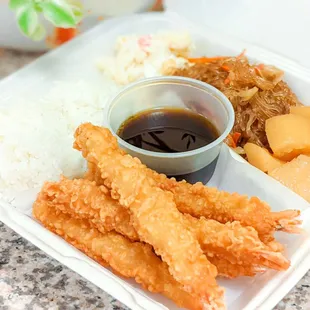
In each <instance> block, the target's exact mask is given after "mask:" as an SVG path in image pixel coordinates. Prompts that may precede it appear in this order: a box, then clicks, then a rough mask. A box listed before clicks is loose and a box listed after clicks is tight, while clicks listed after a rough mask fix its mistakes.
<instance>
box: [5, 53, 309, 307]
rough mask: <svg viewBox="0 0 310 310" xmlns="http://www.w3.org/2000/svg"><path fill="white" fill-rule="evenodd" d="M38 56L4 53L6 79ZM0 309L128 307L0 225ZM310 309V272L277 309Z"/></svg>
mask: <svg viewBox="0 0 310 310" xmlns="http://www.w3.org/2000/svg"><path fill="white" fill-rule="evenodd" d="M38 56H39V54H31V53H23V52H15V51H9V50H3V49H0V79H1V78H3V77H5V76H6V75H8V74H10V73H12V72H14V71H15V70H17V69H18V68H20V67H22V66H23V65H25V64H26V63H29V62H30V61H32V60H34V59H35V58H36V57H38ZM0 309H1V310H24V309H27V310H40V309H48V310H56V309H59V310H71V309H87V310H91V309H106V310H112V309H113V310H125V309H128V308H127V307H126V306H124V305H122V304H121V303H120V302H118V301H117V300H115V299H114V298H113V297H111V296H110V295H108V294H107V293H105V292H104V291H102V290H101V289H99V288H98V287H96V286H95V285H93V284H92V283H90V282H88V281H86V280H85V279H83V278H82V277H81V276H79V275H78V274H76V273H74V272H73V271H71V270H70V269H68V268H67V267H65V266H63V265H62V264H60V263H58V262H57V261H56V260H54V259H53V258H51V257H49V256H47V255H46V254H45V253H44V252H42V251H41V250H39V249H38V248H37V247H35V246H34V245H32V244H31V243H29V242H28V241H27V240H25V239H24V238H22V237H20V236H19V235H18V234H16V233H15V232H14V231H13V230H11V229H10V228H9V227H7V226H6V225H4V224H3V223H1V222H0ZM309 309H310V272H308V274H307V275H306V276H305V277H304V278H303V279H302V280H301V281H300V282H299V283H298V284H297V286H296V287H295V288H294V289H293V290H292V291H291V292H290V293H289V294H288V295H287V296H286V297H285V298H284V299H283V301H281V302H280V303H279V304H278V305H277V306H276V307H275V308H274V310H309ZM259 310H264V309H259Z"/></svg>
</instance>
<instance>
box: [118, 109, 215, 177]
mask: <svg viewBox="0 0 310 310" xmlns="http://www.w3.org/2000/svg"><path fill="white" fill-rule="evenodd" d="M117 134H118V136H119V137H120V138H122V139H123V140H125V141H126V142H128V143H129V144H131V145H133V146H136V147H138V148H141V149H143V150H147V151H153V152H160V153H179V152H186V151H192V150H195V149H198V148H201V147H203V146H205V145H208V144H210V143H211V142H213V141H214V140H216V139H217V138H218V137H219V133H218V130H217V129H216V127H215V126H214V125H213V124H212V123H211V122H210V121H209V120H208V119H207V118H205V117H204V116H203V115H200V114H197V113H195V112H192V111H190V110H185V109H178V108H160V109H151V110H146V111H143V112H141V113H138V114H136V115H134V116H132V117H130V118H128V119H127V120H126V121H125V122H123V123H122V125H121V126H120V128H119V130H118V132H117ZM216 162H217V158H216V159H215V160H214V161H213V162H211V163H210V164H209V165H208V166H206V167H204V168H202V169H200V170H198V171H194V172H192V173H188V174H186V175H170V176H169V177H175V178H176V179H177V180H183V179H185V180H186V181H187V182H189V183H196V182H198V181H200V182H203V183H206V182H208V181H209V179H210V178H211V176H212V175H213V172H214V170H215V166H216Z"/></svg>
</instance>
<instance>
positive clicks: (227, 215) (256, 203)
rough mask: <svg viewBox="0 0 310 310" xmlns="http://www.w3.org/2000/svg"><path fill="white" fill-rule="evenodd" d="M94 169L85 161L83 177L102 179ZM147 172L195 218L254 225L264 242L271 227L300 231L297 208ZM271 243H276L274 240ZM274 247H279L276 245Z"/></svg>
mask: <svg viewBox="0 0 310 310" xmlns="http://www.w3.org/2000/svg"><path fill="white" fill-rule="evenodd" d="M109 147H110V148H111V149H113V150H114V151H115V152H117V151H118V152H119V153H120V154H124V151H123V150H121V149H119V148H118V146H117V141H116V139H111V141H109ZM97 170H98V168H97V167H96V165H95V164H93V163H89V170H88V172H87V178H88V179H90V180H95V181H96V183H97V184H101V183H102V181H103V180H102V179H101V176H100V172H98V171H97ZM147 175H148V177H151V178H152V179H153V180H154V181H155V182H156V183H157V186H159V187H160V188H161V189H163V190H166V191H170V192H172V193H173V194H174V201H175V203H176V206H177V208H178V209H179V211H180V212H182V213H188V214H190V215H192V216H194V217H197V218H199V217H200V216H204V217H205V218H207V219H213V220H216V221H218V222H220V223H224V224H225V223H227V222H233V221H239V222H240V223H241V224H242V225H243V226H251V227H253V228H255V230H256V231H257V232H258V234H259V237H260V238H261V240H262V241H263V242H265V243H266V244H268V243H269V242H272V241H273V240H274V237H273V235H274V232H275V231H279V230H280V231H284V232H288V233H299V232H300V229H299V228H298V225H300V224H301V221H299V220H297V219H296V218H297V217H298V216H299V215H300V211H299V210H284V211H281V212H272V211H271V209H270V207H269V206H268V205H267V204H266V203H265V202H263V201H261V200H260V199H258V198H257V197H252V198H248V197H247V196H244V195H239V194H237V193H233V194H231V193H228V192H224V191H219V190H218V189H216V188H211V187H207V186H204V185H203V184H202V183H196V184H194V185H192V184H189V183H187V182H185V181H182V182H177V181H176V180H175V179H174V178H171V179H170V178H168V177H167V176H166V175H164V174H158V173H157V172H156V171H153V170H151V169H147ZM273 245H274V246H276V244H275V243H273ZM278 250H279V251H281V250H282V247H281V246H280V245H279V248H278Z"/></svg>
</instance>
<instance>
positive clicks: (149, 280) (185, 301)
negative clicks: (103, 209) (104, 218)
mask: <svg viewBox="0 0 310 310" xmlns="http://www.w3.org/2000/svg"><path fill="white" fill-rule="evenodd" d="M33 215H34V217H35V218H36V219H38V220H39V221H40V222H41V223H42V224H43V225H44V226H45V227H46V228H48V229H49V230H51V231H53V232H55V233H56V234H57V235H59V236H61V237H63V238H64V239H65V240H67V241H68V242H69V243H71V244H72V245H74V246H75V247H77V248H79V249H80V250H82V251H83V252H84V253H85V254H87V255H88V256H90V257H91V258H93V259H95V260H96V261H97V262H98V263H100V264H103V265H106V264H108V265H110V266H111V267H112V268H113V270H114V271H115V272H117V273H118V274H120V275H122V276H124V277H127V278H134V279H135V280H136V281H137V282H138V283H140V284H141V285H142V286H143V287H144V288H145V289H147V290H149V291H151V292H154V293H161V294H163V295H165V296H166V297H168V298H170V299H172V300H173V301H174V302H175V303H176V304H177V305H179V306H180V307H185V308H188V309H193V310H202V309H212V308H208V305H203V304H202V303H201V302H200V301H199V300H197V299H194V298H193V297H192V296H191V295H190V294H188V293H187V292H185V291H184V290H182V288H181V285H180V284H179V283H178V282H177V281H175V280H174V279H173V277H172V276H171V275H170V273H169V271H168V267H167V265H166V264H165V263H164V262H162V261H161V260H160V259H159V258H158V257H157V256H156V255H155V254H154V253H153V251H152V248H151V247H150V246H149V245H147V244H143V243H140V242H130V241H129V240H127V239H126V238H124V237H123V236H121V235H119V234H117V233H113V232H109V233H106V234H103V233H100V232H99V231H98V230H97V229H94V228H91V227H90V225H89V224H88V223H87V221H85V220H77V219H74V218H71V217H70V216H69V215H66V214H63V213H61V212H58V211H57V210H55V209H53V208H52V207H48V206H47V204H46V203H45V201H44V200H41V199H39V200H37V201H36V203H35V204H34V206H33Z"/></svg>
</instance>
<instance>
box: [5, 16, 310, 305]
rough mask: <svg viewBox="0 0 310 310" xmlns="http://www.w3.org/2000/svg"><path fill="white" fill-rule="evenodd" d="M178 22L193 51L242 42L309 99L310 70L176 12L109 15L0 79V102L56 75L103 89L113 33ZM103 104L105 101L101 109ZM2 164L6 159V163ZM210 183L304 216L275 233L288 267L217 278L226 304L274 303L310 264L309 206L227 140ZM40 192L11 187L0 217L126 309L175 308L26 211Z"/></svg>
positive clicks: (226, 49)
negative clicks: (102, 61) (295, 229)
mask: <svg viewBox="0 0 310 310" xmlns="http://www.w3.org/2000/svg"><path fill="white" fill-rule="evenodd" d="M180 25H182V28H183V29H187V30H188V31H189V32H190V33H191V34H192V37H193V38H194V41H195V44H196V48H197V50H196V54H197V55H202V54H207V55H210V56H212V55H219V54H221V55H233V54H238V53H240V51H241V50H243V49H244V48H246V49H247V56H248V57H249V58H250V59H252V60H256V61H260V62H265V63H271V64H274V65H276V66H278V67H280V68H282V69H283V70H285V71H286V80H287V81H288V82H289V85H290V86H291V87H292V89H293V90H294V91H295V92H296V94H297V95H298V96H299V98H300V100H301V101H302V102H304V103H305V104H307V103H308V102H310V71H307V70H305V69H303V68H301V67H299V66H298V65H297V64H295V63H294V62H292V61H289V60H287V59H286V58H283V57H281V56H279V55H277V54H273V53H270V52H267V51H265V50H263V49H260V48H257V47H255V46H252V45H251V44H248V43H246V42H241V41H236V40H234V39H231V38H229V37H227V36H224V35H221V34H219V33H215V32H214V31H210V30H209V29H208V28H204V29H201V28H198V27H196V26H195V25H193V24H191V23H189V22H187V21H186V20H184V19H182V18H180V17H179V16H178V15H176V14H172V13H166V14H144V15H139V16H132V17H128V18H120V19H115V20H109V21H107V22H105V23H103V24H101V25H99V26H97V27H96V28H94V29H92V30H91V31H90V32H88V33H85V34H84V35H81V36H80V37H78V38H76V39H74V40H72V41H71V42H69V43H68V44H65V45H64V46H62V47H60V48H59V49H57V50H55V51H53V52H51V53H49V54H47V55H45V56H43V57H42V58H40V59H39V60H37V61H36V62H34V63H32V64H31V65H29V66H27V67H25V68H24V69H22V70H20V71H19V72H17V73H15V74H13V75H11V76H10V77H8V78H7V79H5V80H3V81H1V82H0V104H1V105H2V106H6V107H7V108H8V109H9V108H10V106H11V105H12V104H14V102H15V98H16V96H17V95H18V96H28V95H29V94H31V96H35V97H38V96H41V95H42V94H44V93H45V92H46V91H47V90H48V89H49V88H50V87H51V84H52V82H53V81H55V80H70V81H73V80H77V79H80V78H85V77H87V79H88V81H89V82H90V83H92V84H93V85H96V86H97V87H98V89H100V86H101V83H103V80H102V79H101V75H100V73H99V72H98V70H97V68H96V67H95V61H96V60H97V59H98V58H100V57H102V56H103V55H107V54H111V53H112V52H113V47H114V43H115V39H116V37H117V36H119V35H124V34H132V33H138V34H147V33H154V32H156V31H158V30H181V29H180ZM104 105H105V103H104V102H103V108H104ZM38 143H39V142H38ZM6 164H7V165H10V163H6ZM0 169H1V167H0ZM12 173H18V171H12ZM29 173H31V171H29ZM209 184H210V185H212V186H217V187H218V188H219V189H224V190H226V191H230V192H233V191H236V192H239V193H240V194H247V195H249V196H254V195H255V196H258V197H260V198H261V199H263V200H265V201H267V202H268V203H269V204H270V205H271V206H272V209H273V210H274V211H280V210H285V209H289V208H299V209H300V210H302V216H301V217H302V219H303V221H304V222H303V227H304V229H305V233H303V234H300V235H288V234H282V233H279V234H277V237H278V239H279V240H280V241H281V242H282V243H284V244H285V245H286V247H287V248H286V256H287V257H288V258H289V259H290V260H291V267H290V268H289V269H288V270H287V271H286V272H274V271H268V272H266V273H265V274H263V275H260V276H256V277H254V278H240V279H235V280H219V284H220V285H223V286H224V287H225V288H226V304H227V307H228V309H229V310H241V309H244V310H254V309H261V310H268V309H272V308H273V307H274V306H275V305H276V304H277V303H278V302H279V301H280V300H281V299H282V298H283V297H284V296H285V295H286V294H287V293H288V292H289V290H290V289H291V288H292V287H293V286H294V285H295V284H296V283H297V282H298V281H299V279H300V278H301V277H302V276H303V275H304V274H305V273H306V272H307V271H308V269H309V266H310V265H309V258H310V236H309V233H310V209H309V204H308V203H307V202H306V201H305V200H303V199H302V198H301V197H299V196H298V195H296V194H295V193H293V192H292V191H290V190H289V189H287V188H286V187H284V186H282V185H281V184H280V183H278V182H277V181H275V180H274V179H272V178H270V177H269V176H267V175H265V174H264V173H262V172H261V171H259V170H257V169H256V168H254V167H252V166H251V165H249V164H248V163H246V162H245V161H244V160H242V159H241V158H240V157H239V156H237V155H236V154H235V153H233V152H232V151H230V150H229V148H228V147H226V146H223V148H222V150H221V153H220V157H219V161H218V165H217V167H216V171H215V173H214V175H213V177H212V179H211V180H210V182H209ZM37 190H38V189H34V190H33V191H29V192H24V193H15V197H16V200H15V206H14V207H13V206H12V205H10V204H8V203H5V202H4V201H0V220H1V221H3V222H4V223H5V224H7V225H8V226H10V227H11V228H12V229H14V230H15V231H16V232H17V233H19V234H20V235H22V236H23V237H25V238H26V239H28V240H29V241H31V242H32V243H33V244H35V245H36V246H38V247H39V248H41V249H42V250H43V251H45V252H46V253H47V254H49V255H51V256H52V257H54V258H55V259H57V260H58V261H60V262H61V263H63V264H65V265H67V266H68V267H69V268H71V269H72V270H74V271H76V272H77V273H79V274H80V275H82V276H83V277H85V278H86V279H88V280H89V281H91V282H93V283H94V284H96V285H97V286H99V287H101V288H102V289H103V290H105V291H106V292H108V293H109V294H111V295H113V296H114V297H115V298H117V299H119V300H120V301H121V302H123V303H124V304H126V305H127V306H128V307H130V308H131V309H139V310H141V309H145V310H158V309H167V308H168V309H177V307H176V306H175V305H174V304H173V303H172V302H170V301H168V300H167V299H166V298H164V297H162V296H160V295H158V294H157V295H154V294H151V293H148V292H145V291H143V290H142V289H141V288H140V286H138V285H136V284H135V283H133V281H130V280H124V279H121V278H119V277H117V276H116V275H114V274H113V273H112V272H111V271H110V270H108V269H105V268H103V267H101V266H99V265H98V264H97V263H95V262H94V261H92V260H91V259H89V258H88V257H86V256H85V255H83V254H82V253H81V252H79V251H78V250H76V249H75V248H74V247H72V246H70V245H68V244H67V243H66V242H65V241H63V240H62V239H61V238H60V237H58V236H56V235H54V234H52V233H50V232H49V231H47V230H46V229H45V228H43V227H42V226H41V225H40V224H39V223H37V222H36V221H35V220H34V219H33V218H32V217H31V207H32V202H33V201H34V199H35V193H36V191H37Z"/></svg>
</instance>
